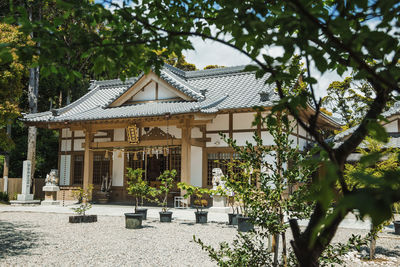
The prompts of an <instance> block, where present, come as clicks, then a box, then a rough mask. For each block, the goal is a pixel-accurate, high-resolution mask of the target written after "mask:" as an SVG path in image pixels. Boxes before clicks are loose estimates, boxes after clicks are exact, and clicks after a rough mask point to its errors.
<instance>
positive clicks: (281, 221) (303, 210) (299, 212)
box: [225, 113, 316, 266]
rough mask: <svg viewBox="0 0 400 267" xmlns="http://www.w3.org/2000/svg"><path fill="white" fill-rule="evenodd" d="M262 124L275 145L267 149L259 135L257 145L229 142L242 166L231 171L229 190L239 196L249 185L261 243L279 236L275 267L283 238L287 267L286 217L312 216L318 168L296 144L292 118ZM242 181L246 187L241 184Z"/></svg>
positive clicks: (249, 201)
mask: <svg viewBox="0 0 400 267" xmlns="http://www.w3.org/2000/svg"><path fill="white" fill-rule="evenodd" d="M258 123H260V124H261V125H263V126H265V127H266V129H267V130H268V132H269V133H270V134H271V136H272V138H273V143H274V145H268V146H267V145H264V144H263V141H262V139H261V138H260V137H259V136H258V135H257V134H255V135H254V143H255V144H254V145H253V144H252V143H250V142H246V145H245V146H244V147H240V146H238V145H237V144H236V141H235V140H233V139H225V140H226V141H227V143H228V144H229V146H230V147H232V148H233V149H234V151H235V153H237V155H238V160H237V162H238V163H239V165H237V166H236V168H232V167H230V168H228V169H229V171H228V177H227V187H228V188H229V189H231V190H233V191H234V192H235V194H236V193H240V191H241V189H242V186H241V185H242V184H245V188H247V190H246V192H249V194H245V195H244V197H245V199H246V203H247V208H248V210H249V215H250V217H251V218H252V219H253V221H254V222H255V223H256V224H257V225H259V226H260V227H261V229H262V230H263V231H260V232H259V235H261V239H262V238H266V236H265V233H268V234H272V235H274V236H275V240H276V242H275V248H274V260H273V265H274V266H278V255H279V254H280V253H279V246H278V245H279V237H280V236H281V237H282V253H281V255H282V264H283V265H284V266H287V264H288V262H287V248H286V230H287V229H288V227H289V225H288V223H287V222H285V216H286V217H288V218H297V219H304V218H307V217H308V215H309V214H310V213H311V210H312V207H313V203H312V202H311V203H310V202H309V201H307V195H308V191H309V189H310V188H309V184H310V183H311V175H312V174H313V173H314V172H315V170H316V165H315V162H313V161H311V160H310V159H311V155H312V154H311V152H310V153H308V154H307V153H305V152H304V153H302V152H301V151H300V150H299V148H298V147H297V146H296V145H295V144H294V140H293V139H292V138H291V134H292V133H293V131H294V126H293V125H295V123H294V121H292V120H290V119H289V116H288V114H285V113H283V114H278V115H277V116H273V115H269V116H267V117H261V116H258V117H257V118H256V120H255V122H254V124H255V125H257V124H258ZM314 153H315V152H314ZM233 164H234V165H235V163H233ZM234 169H235V170H236V172H235V171H234ZM238 169H239V172H238V171H237V170H238ZM240 181H244V183H239V184H238V182H240ZM236 185H240V186H236ZM294 187H296V190H293V189H294ZM238 190H239V192H238ZM262 233H264V235H263V234H262Z"/></svg>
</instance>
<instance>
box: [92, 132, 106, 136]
mask: <svg viewBox="0 0 400 267" xmlns="http://www.w3.org/2000/svg"><path fill="white" fill-rule="evenodd" d="M94 136H107V133H106V132H97V133H95V134H94Z"/></svg>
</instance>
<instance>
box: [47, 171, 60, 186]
mask: <svg viewBox="0 0 400 267" xmlns="http://www.w3.org/2000/svg"><path fill="white" fill-rule="evenodd" d="M58 180H59V179H58V170H56V169H52V170H51V171H50V174H47V175H46V180H45V182H46V186H57V184H58Z"/></svg>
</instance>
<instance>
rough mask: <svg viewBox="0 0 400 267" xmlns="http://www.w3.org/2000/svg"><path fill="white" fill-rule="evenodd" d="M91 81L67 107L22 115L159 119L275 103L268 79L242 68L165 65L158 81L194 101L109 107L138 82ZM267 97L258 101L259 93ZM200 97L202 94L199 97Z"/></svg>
mask: <svg viewBox="0 0 400 267" xmlns="http://www.w3.org/2000/svg"><path fill="white" fill-rule="evenodd" d="M140 77H142V76H139V77H136V78H131V79H128V80H126V81H125V82H122V81H120V80H107V81H95V82H94V83H92V84H91V85H90V87H89V89H90V91H89V92H88V93H87V94H85V95H84V96H82V97H81V98H80V99H78V100H76V101H75V102H73V103H71V104H70V105H68V106H66V107H64V108H61V109H58V110H53V111H48V112H43V113H36V114H30V115H25V116H24V120H25V121H30V122H63V121H85V120H101V119H116V118H130V117H145V116H159V115H163V114H165V113H171V114H183V113H194V112H196V113H198V112H202V113H217V112H219V111H221V110H227V109H237V108H252V107H254V106H264V107H268V106H272V104H273V101H275V100H278V96H277V94H276V93H275V90H274V86H273V85H270V84H265V80H266V79H267V77H268V76H264V77H263V78H260V79H256V77H255V74H254V72H244V66H238V67H227V68H220V69H211V70H201V71H188V72H185V71H182V70H179V69H177V68H174V67H172V66H170V65H165V66H164V68H163V69H162V70H161V71H160V77H161V79H163V80H165V81H166V82H167V83H169V84H170V85H171V86H173V87H175V88H176V89H178V90H180V91H181V92H183V93H184V94H186V95H188V96H189V97H190V98H192V99H193V100H194V101H173V102H158V103H155V102H153V103H151V102H149V103H141V104H132V105H123V106H120V107H109V105H110V103H112V102H113V101H115V100H116V99H117V98H118V97H120V96H121V95H122V94H123V93H124V92H126V91H127V90H128V89H129V88H130V87H131V86H132V85H133V84H134V83H135V82H137V81H138V79H139V78H140ZM261 92H264V93H267V94H268V97H266V99H263V101H261V97H260V93H261ZM203 94H204V95H203Z"/></svg>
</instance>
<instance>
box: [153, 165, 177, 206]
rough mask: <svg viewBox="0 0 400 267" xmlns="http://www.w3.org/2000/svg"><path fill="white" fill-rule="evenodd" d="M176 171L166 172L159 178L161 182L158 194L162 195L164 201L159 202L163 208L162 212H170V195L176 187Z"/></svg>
mask: <svg viewBox="0 0 400 267" xmlns="http://www.w3.org/2000/svg"><path fill="white" fill-rule="evenodd" d="M176 174H177V173H176V170H171V171H169V170H165V171H164V173H162V174H161V175H160V177H158V178H157V180H159V181H160V182H161V184H160V187H159V189H158V190H157V194H158V195H161V197H162V201H158V202H159V203H160V204H161V206H162V211H163V212H166V211H168V193H169V191H171V189H172V187H173V186H174V181H175V177H176Z"/></svg>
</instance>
